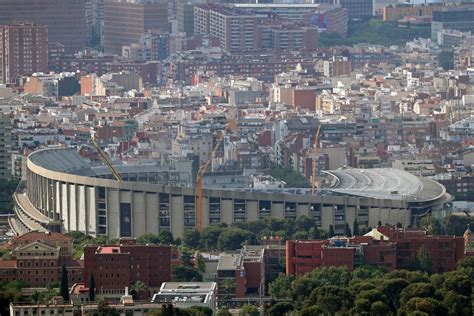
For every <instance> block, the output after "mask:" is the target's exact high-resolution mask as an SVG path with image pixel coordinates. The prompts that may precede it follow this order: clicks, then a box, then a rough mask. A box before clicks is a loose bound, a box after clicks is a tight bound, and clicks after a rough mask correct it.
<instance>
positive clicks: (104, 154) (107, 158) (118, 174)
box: [91, 131, 123, 181]
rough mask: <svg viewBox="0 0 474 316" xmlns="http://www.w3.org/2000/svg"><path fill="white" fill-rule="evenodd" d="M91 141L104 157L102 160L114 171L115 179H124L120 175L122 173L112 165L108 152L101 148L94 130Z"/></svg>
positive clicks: (101, 156)
mask: <svg viewBox="0 0 474 316" xmlns="http://www.w3.org/2000/svg"><path fill="white" fill-rule="evenodd" d="M91 143H92V145H94V147H95V149H96V150H97V152H98V153H99V156H100V158H101V159H102V161H103V162H104V163H105V164H106V165H107V167H108V168H109V170H110V172H112V175H113V176H114V178H115V180H117V181H122V180H123V179H122V176H121V175H120V173H118V171H117V170H115V168H114V166H113V165H112V162H111V161H110V159H109V157H108V156H107V154H106V153H105V152H104V151H103V150H102V149H101V148H100V146H99V144H97V141H96V139H95V132H94V131H92V132H91Z"/></svg>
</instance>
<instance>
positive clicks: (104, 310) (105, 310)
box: [89, 301, 120, 316]
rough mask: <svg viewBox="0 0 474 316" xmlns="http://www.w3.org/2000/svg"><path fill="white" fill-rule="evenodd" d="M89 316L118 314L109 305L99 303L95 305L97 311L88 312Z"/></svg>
mask: <svg viewBox="0 0 474 316" xmlns="http://www.w3.org/2000/svg"><path fill="white" fill-rule="evenodd" d="M89 315H91V316H119V315H120V313H119V312H118V311H117V310H116V309H115V308H113V307H110V306H109V304H107V302H105V301H99V303H98V304H97V310H96V311H93V312H90V313H89Z"/></svg>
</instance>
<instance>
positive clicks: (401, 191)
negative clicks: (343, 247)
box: [11, 148, 449, 238]
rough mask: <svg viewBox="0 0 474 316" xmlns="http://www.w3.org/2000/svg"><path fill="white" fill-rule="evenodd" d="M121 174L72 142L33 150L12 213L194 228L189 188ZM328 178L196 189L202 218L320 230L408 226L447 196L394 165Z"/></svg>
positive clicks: (94, 227) (130, 229) (94, 223)
mask: <svg viewBox="0 0 474 316" xmlns="http://www.w3.org/2000/svg"><path fill="white" fill-rule="evenodd" d="M120 172H121V174H122V176H123V178H124V179H125V180H124V181H117V180H114V179H113V178H112V177H111V175H109V174H108V172H107V170H106V169H103V168H102V169H94V168H91V166H90V165H89V164H88V162H87V161H85V160H84V159H82V158H81V157H80V156H79V154H78V153H77V152H76V150H75V149H72V148H53V149H42V150H39V151H36V152H33V153H32V154H30V155H29V157H28V160H27V175H26V181H25V183H24V185H23V186H19V188H18V190H17V192H16V193H15V197H14V200H15V212H16V217H14V218H12V219H11V226H12V228H13V229H14V230H15V231H16V232H17V233H20V232H21V231H23V230H26V231H28V230H53V231H61V232H69V231H81V232H84V233H86V234H90V235H107V236H108V237H110V238H119V237H137V236H141V235H143V234H145V233H155V234H156V233H158V232H159V231H160V230H169V231H171V232H172V233H173V235H174V236H175V237H181V236H182V235H183V232H184V231H185V230H186V229H192V228H194V227H195V223H196V219H195V205H196V198H195V193H196V192H195V189H194V188H188V187H179V186H168V185H160V184H156V183H152V182H153V179H156V177H157V175H156V174H153V172H152V171H149V170H147V169H146V168H129V169H127V168H122V169H121V170H120ZM327 173H328V178H329V179H330V180H331V184H330V186H329V187H328V188H324V189H319V190H318V191H317V194H311V192H310V190H308V189H271V190H270V189H269V190H256V189H252V188H242V189H232V190H230V189H219V188H207V189H206V188H205V189H204V190H203V225H204V227H205V226H208V225H210V224H212V223H219V222H224V223H227V224H231V223H233V222H246V221H254V220H258V219H264V218H269V217H272V218H287V219H289V218H291V219H296V218H297V217H299V216H303V215H306V216H309V217H312V218H314V219H315V220H316V222H317V224H318V225H320V227H321V228H323V229H328V228H329V226H330V225H333V227H334V229H335V231H336V233H337V232H341V233H342V232H343V230H344V226H345V224H346V223H349V225H350V226H351V227H352V224H353V222H354V220H357V222H358V223H359V225H366V226H371V227H375V226H376V225H377V224H378V222H382V223H384V224H385V223H389V224H397V223H401V224H402V225H403V227H407V226H409V225H412V224H413V223H414V222H415V221H417V219H418V218H419V217H421V216H424V215H426V214H427V213H430V212H438V211H440V210H442V209H443V205H444V203H445V202H447V201H449V195H447V194H446V190H445V188H444V187H443V186H442V185H441V184H439V183H437V182H435V181H433V180H429V179H426V178H421V177H417V176H414V175H412V174H410V173H407V172H405V171H402V170H398V169H391V168H379V169H352V168H344V169H339V170H333V171H329V172H327Z"/></svg>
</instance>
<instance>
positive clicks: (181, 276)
mask: <svg viewBox="0 0 474 316" xmlns="http://www.w3.org/2000/svg"><path fill="white" fill-rule="evenodd" d="M202 279H203V278H202V274H201V272H199V270H198V269H196V268H195V267H193V266H187V265H182V266H174V267H173V281H174V282H201V281H202Z"/></svg>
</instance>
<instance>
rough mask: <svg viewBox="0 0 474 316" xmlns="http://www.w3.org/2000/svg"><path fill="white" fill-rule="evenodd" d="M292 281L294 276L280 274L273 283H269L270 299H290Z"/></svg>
mask: <svg viewBox="0 0 474 316" xmlns="http://www.w3.org/2000/svg"><path fill="white" fill-rule="evenodd" d="M294 280H295V277H294V276H292V275H287V274H283V273H280V275H278V277H277V278H276V279H275V281H273V282H272V283H270V286H269V288H268V293H269V294H270V296H271V297H273V298H277V299H285V298H288V297H291V292H292V282H293V281H294Z"/></svg>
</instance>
